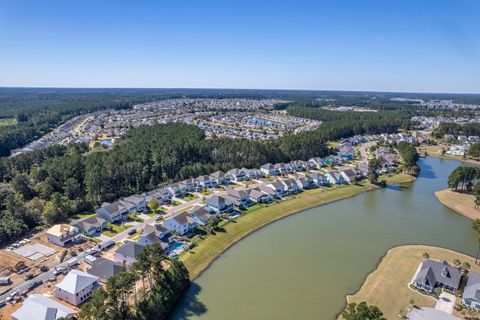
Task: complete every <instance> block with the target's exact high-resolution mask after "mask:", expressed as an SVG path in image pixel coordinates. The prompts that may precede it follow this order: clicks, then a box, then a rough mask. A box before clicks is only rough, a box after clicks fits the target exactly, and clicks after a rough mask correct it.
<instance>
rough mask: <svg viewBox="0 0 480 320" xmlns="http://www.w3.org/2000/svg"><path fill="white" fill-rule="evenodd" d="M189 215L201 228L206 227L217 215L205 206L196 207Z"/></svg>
mask: <svg viewBox="0 0 480 320" xmlns="http://www.w3.org/2000/svg"><path fill="white" fill-rule="evenodd" d="M190 215H191V216H192V217H194V218H195V219H197V223H198V224H200V225H202V226H204V225H206V224H207V223H208V222H209V221H210V219H212V218H215V217H217V213H216V212H215V211H214V210H213V209H211V208H210V207H207V206H201V207H196V208H195V209H193V210H191V211H190Z"/></svg>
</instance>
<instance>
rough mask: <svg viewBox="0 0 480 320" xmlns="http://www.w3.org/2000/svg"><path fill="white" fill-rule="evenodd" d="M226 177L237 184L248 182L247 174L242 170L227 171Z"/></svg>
mask: <svg viewBox="0 0 480 320" xmlns="http://www.w3.org/2000/svg"><path fill="white" fill-rule="evenodd" d="M227 176H228V177H229V178H230V180H231V181H235V182H239V181H245V180H248V176H247V173H246V172H245V171H243V170H242V169H232V170H228V171H227Z"/></svg>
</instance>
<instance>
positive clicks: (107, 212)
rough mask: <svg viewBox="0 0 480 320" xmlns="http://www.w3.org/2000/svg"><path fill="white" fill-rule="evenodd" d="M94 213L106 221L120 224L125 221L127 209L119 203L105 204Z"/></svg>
mask: <svg viewBox="0 0 480 320" xmlns="http://www.w3.org/2000/svg"><path fill="white" fill-rule="evenodd" d="M95 213H96V214H97V216H99V217H101V218H103V219H105V220H107V221H110V222H121V221H125V220H127V218H128V214H129V208H127V207H125V206H124V204H122V203H120V202H119V201H117V202H114V203H108V202H105V203H103V204H102V206H101V207H100V208H98V209H97V210H95Z"/></svg>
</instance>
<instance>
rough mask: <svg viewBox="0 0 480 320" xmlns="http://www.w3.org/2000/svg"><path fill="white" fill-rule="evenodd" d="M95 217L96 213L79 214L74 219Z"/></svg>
mask: <svg viewBox="0 0 480 320" xmlns="http://www.w3.org/2000/svg"><path fill="white" fill-rule="evenodd" d="M94 215H95V212H93V213H92V212H87V213H79V214H76V215H75V217H74V219H84V218H90V217H93V216H94Z"/></svg>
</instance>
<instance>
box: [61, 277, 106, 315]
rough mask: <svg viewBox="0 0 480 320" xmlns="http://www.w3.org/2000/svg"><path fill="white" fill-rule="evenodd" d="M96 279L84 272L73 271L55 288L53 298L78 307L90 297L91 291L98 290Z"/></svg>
mask: <svg viewBox="0 0 480 320" xmlns="http://www.w3.org/2000/svg"><path fill="white" fill-rule="evenodd" d="M99 285H100V284H99V283H98V278H97V277H96V276H93V275H91V274H88V273H86V272H83V271H80V270H77V269H74V270H72V271H70V272H69V273H68V274H67V275H66V276H65V278H63V280H62V281H61V282H59V283H57V285H56V286H55V296H56V297H57V298H59V299H62V300H64V301H67V302H68V303H70V304H72V305H74V306H78V305H79V304H81V303H83V302H85V301H86V300H88V299H89V298H90V297H91V296H92V291H93V290H95V289H96V288H98V286H99Z"/></svg>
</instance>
